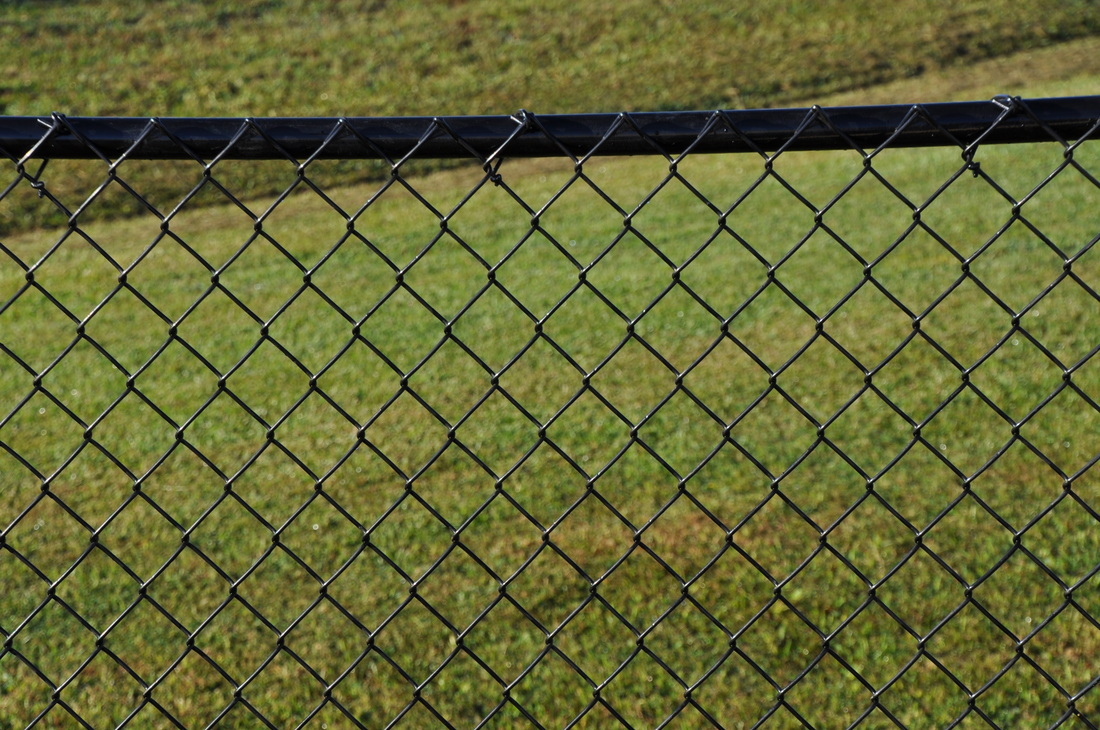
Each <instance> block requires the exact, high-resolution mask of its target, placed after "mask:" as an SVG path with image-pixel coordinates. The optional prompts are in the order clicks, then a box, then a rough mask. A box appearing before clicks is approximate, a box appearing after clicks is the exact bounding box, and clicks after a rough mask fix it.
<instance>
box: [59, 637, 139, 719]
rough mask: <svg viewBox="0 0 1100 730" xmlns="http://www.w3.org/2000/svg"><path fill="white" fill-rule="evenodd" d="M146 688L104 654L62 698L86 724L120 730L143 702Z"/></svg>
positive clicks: (101, 654)
mask: <svg viewBox="0 0 1100 730" xmlns="http://www.w3.org/2000/svg"><path fill="white" fill-rule="evenodd" d="M143 689H144V688H143V687H142V686H141V685H140V684H139V683H138V682H137V681H136V680H135V679H134V678H133V677H132V676H130V675H129V673H127V672H126V670H125V669H123V668H122V666H121V665H120V664H119V663H118V662H116V661H115V660H113V659H111V658H110V657H108V656H107V655H106V654H104V653H100V654H97V655H96V657H95V658H94V659H92V661H91V662H90V663H89V664H87V665H85V666H84V667H83V668H82V669H81V671H80V674H79V675H78V676H77V677H76V678H75V679H74V680H73V683H72V684H70V685H69V686H68V687H66V688H65V691H64V693H63V694H62V697H63V698H64V700H65V702H66V704H68V705H69V707H70V708H72V710H73V712H74V713H75V714H76V715H77V716H78V717H80V718H81V719H83V720H84V721H85V722H87V723H93V722H95V723H99V724H102V725H103V726H106V727H111V726H115V727H117V726H118V725H119V724H120V723H121V722H122V721H123V720H124V719H126V716H127V715H129V714H130V713H131V712H132V711H133V710H134V709H135V708H136V707H137V706H138V704H139V703H140V702H141V692H142V690H143Z"/></svg>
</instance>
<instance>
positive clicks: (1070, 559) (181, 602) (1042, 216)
mask: <svg viewBox="0 0 1100 730" xmlns="http://www.w3.org/2000/svg"><path fill="white" fill-rule="evenodd" d="M1095 144H1096V143H1095V142H1088V143H1085V144H1084V145H1082V146H1080V147H1078V148H1076V149H1075V150H1074V152H1073V155H1072V161H1073V164H1072V165H1067V163H1066V157H1065V155H1064V150H1063V148H1062V147H1061V146H1059V145H1057V144H1054V143H1047V144H1035V145H1020V146H1013V147H997V148H988V149H985V148H983V149H981V150H979V152H978V154H977V156H976V158H975V160H976V161H978V162H980V169H975V168H971V167H969V166H967V164H966V163H965V162H964V160H963V159H962V157H961V155H960V151H959V150H958V149H930V150H916V151H912V150H885V151H883V152H881V153H880V154H878V155H876V156H875V157H874V158H873V160H872V164H871V165H870V167H867V166H866V165H865V160H864V158H863V157H862V156H861V155H860V154H859V153H857V152H855V151H849V152H836V153H796V154H783V155H780V156H779V157H777V158H776V159H775V160H774V161H773V164H772V165H771V171H770V172H769V171H768V170H767V168H766V167H765V164H764V161H763V160H762V159H761V158H760V157H757V156H752V155H736V156H733V155H731V156H710V157H704V156H689V157H687V158H685V159H684V160H682V161H678V162H677V163H676V164H675V165H674V167H673V169H674V171H675V172H674V173H670V164H669V161H668V160H666V159H663V158H661V157H658V156H653V157H646V158H633V159H604V158H593V159H592V160H590V161H588V162H586V163H585V164H584V166H583V169H582V173H583V174H581V175H577V174H576V173H575V172H574V166H573V162H572V161H570V160H567V159H558V160H539V161H505V162H504V163H503V164H502V166H501V167H500V170H499V173H500V178H499V179H498V180H490V179H487V177H486V176H485V174H484V173H483V171H482V170H481V169H480V168H479V167H478V166H476V165H471V166H469V167H464V168H461V169H455V170H448V171H443V172H439V171H433V172H431V173H430V174H424V175H420V174H418V172H417V169H416V166H417V164H418V163H417V162H416V161H413V162H412V163H410V165H409V167H408V169H406V170H403V171H402V174H401V175H400V176H399V177H398V178H393V179H390V180H388V181H387V182H383V183H370V184H362V185H359V186H352V187H328V186H326V185H324V182H325V179H326V169H325V167H324V164H325V163H318V166H317V167H315V168H311V169H309V170H307V178H308V179H310V180H311V181H316V183H317V184H318V186H319V189H320V190H322V191H323V193H324V196H326V197H327V199H325V197H322V195H320V194H318V192H317V190H315V189H313V188H312V187H311V186H309V185H307V184H304V183H303V184H298V185H297V186H296V187H294V188H293V190H291V191H290V192H289V194H287V195H286V197H285V199H281V200H280V201H279V202H278V204H277V205H274V207H272V204H273V202H274V200H275V199H274V198H269V199H259V200H255V199H250V200H246V201H243V202H242V201H236V202H231V201H229V200H226V201H225V202H224V203H222V204H219V201H218V200H217V198H218V197H219V196H221V195H222V193H221V192H219V191H218V189H217V188H216V186H215V185H214V184H212V183H207V184H206V185H205V186H204V187H203V188H202V189H201V190H200V191H199V192H198V193H197V197H199V198H205V199H206V200H202V201H196V204H194V205H192V204H187V205H184V206H183V207H182V209H181V210H180V211H179V212H178V213H176V214H173V215H172V216H170V217H169V218H168V219H167V221H166V222H165V221H164V219H162V217H161V216H157V215H154V214H152V213H150V212H146V213H144V214H142V215H139V216H137V217H134V218H131V219H127V220H122V221H114V222H104V221H98V220H93V222H91V223H89V224H87V225H78V226H77V228H75V229H73V230H68V229H67V228H66V227H65V226H64V225H55V226H52V227H47V228H41V229H36V230H33V231H28V232H25V233H18V234H15V235H11V236H7V237H5V238H4V239H3V240H2V241H0V243H2V244H3V247H4V253H5V255H4V256H3V257H2V264H0V301H2V302H3V305H0V344H2V346H3V348H4V351H5V354H6V356H5V357H3V358H0V444H2V445H3V447H4V452H3V454H0V461H2V462H3V463H2V465H0V529H2V532H0V535H2V543H0V545H2V549H0V572H2V574H3V575H4V576H5V586H6V589H5V591H4V592H3V594H2V596H0V630H2V631H3V633H4V636H5V644H4V649H3V650H2V652H0V716H2V717H4V718H7V720H0V726H5V727H23V726H26V725H28V724H29V723H30V722H31V721H32V720H34V719H35V718H36V717H38V716H39V715H40V714H41V713H45V718H44V720H43V725H42V726H44V727H71V726H77V725H79V723H78V722H77V721H76V720H75V719H74V717H75V716H79V717H81V718H83V720H84V721H85V722H86V723H87V724H88V725H90V726H92V727H108V726H115V725H117V724H120V723H122V722H123V721H125V720H127V718H131V715H132V714H133V713H136V716H133V717H132V719H131V720H130V722H131V726H133V727H169V726H171V722H170V721H169V720H168V719H166V718H167V717H172V718H175V719H177V720H178V722H179V723H181V724H182V725H183V726H185V727H205V726H207V725H209V724H211V723H213V722H214V721H215V720H218V722H219V724H218V726H219V727H254V726H257V724H258V723H259V720H257V716H263V717H266V718H268V720H269V721H270V722H271V723H272V724H273V725H274V726H276V727H295V726H298V725H299V724H305V726H307V727H311V728H319V727H325V726H327V727H347V726H351V725H352V722H351V718H354V719H355V720H356V721H358V722H360V723H362V724H363V725H366V726H368V727H381V726H385V725H387V724H388V723H390V722H391V721H393V720H395V719H397V718H400V723H401V726H403V727H423V726H430V725H432V724H433V723H436V722H438V721H439V720H440V719H443V720H446V721H448V722H450V723H451V724H453V725H456V726H474V725H477V724H478V723H479V722H481V721H482V720H484V719H486V718H490V720H489V723H488V724H490V725H492V726H496V727H513V726H527V725H533V724H534V723H538V724H541V725H542V726H545V727H558V726H564V725H566V724H568V723H569V722H571V721H572V720H574V719H575V718H578V717H582V716H583V718H584V719H583V720H582V724H586V725H590V726H605V725H611V724H613V723H614V722H615V718H616V717H617V718H619V719H621V720H623V721H625V722H627V723H630V724H632V725H634V726H639V727H641V726H645V727H649V726H655V725H658V724H660V723H661V722H662V721H664V720H665V719H666V718H669V717H670V716H672V715H676V719H677V722H678V723H679V725H680V726H685V727H686V726H703V725H705V724H707V722H708V721H713V722H716V723H718V724H720V725H722V726H725V727H751V726H754V725H756V724H760V725H761V726H764V727H793V726H798V724H799V722H805V723H807V724H810V725H812V726H814V727H839V726H847V725H849V724H852V723H855V722H856V721H857V720H858V719H859V718H860V717H861V716H863V715H866V716H867V717H866V719H865V720H864V721H863V724H862V725H860V727H894V726H896V725H895V722H896V723H902V724H904V725H907V726H937V727H938V726H944V725H947V724H949V723H950V722H951V721H953V720H954V719H956V718H958V717H960V716H962V715H964V714H966V713H968V712H969V713H971V715H972V716H973V717H972V719H971V720H970V722H973V723H977V724H981V721H982V720H981V718H984V719H987V720H988V721H991V722H993V723H995V724H996V725H999V726H1026V727H1039V726H1049V725H1053V724H1055V723H1056V722H1057V721H1058V720H1059V719H1060V718H1061V717H1062V716H1063V715H1064V714H1065V713H1067V711H1069V710H1068V709H1067V700H1070V699H1071V700H1072V702H1071V703H1070V705H1069V706H1070V707H1072V708H1073V709H1074V710H1075V711H1077V712H1079V713H1081V714H1082V715H1084V716H1086V717H1088V718H1089V719H1090V721H1091V722H1093V723H1096V722H1100V708H1098V707H1097V705H1098V704H1100V696H1098V695H1097V693H1096V691H1095V690H1093V689H1092V683H1093V682H1094V681H1096V679H1097V677H1098V676H1100V675H1098V674H1097V669H1096V666H1095V664H1094V663H1092V662H1091V661H1090V660H1089V659H1088V658H1089V657H1092V656H1095V655H1096V652H1097V651H1100V627H1098V626H1097V624H1096V623H1095V621H1094V619H1093V618H1092V614H1096V613H1100V585H1098V581H1100V579H1098V578H1096V577H1095V575H1094V573H1095V571H1097V569H1098V566H1100V530H1098V529H1097V519H1098V515H1097V512H1096V510H1097V509H1100V481H1098V472H1097V469H1096V468H1090V467H1093V466H1094V463H1095V461H1096V459H1097V455H1098V453H1100V411H1098V409H1097V405H1096V404H1097V402H1098V401H1100V362H1098V358H1097V357H1096V356H1095V353H1096V350H1097V347H1098V343H1100V300H1098V298H1097V294H1096V292H1097V290H1098V288H1100V259H1098V256H1100V254H1098V253H1097V251H1096V248H1095V246H1094V245H1093V244H1094V240H1095V238H1096V236H1097V229H1096V223H1095V219H1094V215H1093V213H1094V211H1095V210H1096V209H1097V202H1098V200H1100V188H1098V187H1097V186H1096V184H1095V178H1094V177H1090V176H1095V175H1097V174H1100V159H1098V155H1100V152H1098V150H1100V148H1098V147H1096V146H1095ZM64 164H66V165H77V164H82V163H64ZM127 165H128V163H123V164H122V165H121V166H120V167H119V169H118V174H119V177H120V178H121V179H122V180H126V179H127V174H128V169H127ZM59 167H61V165H59ZM279 167H280V163H228V162H227V163H224V164H223V165H219V166H216V167H215V169H214V171H213V180H216V181H218V182H219V183H220V184H222V185H224V186H225V188H227V189H228V190H229V191H230V192H232V191H233V190H234V189H235V183H236V181H237V180H241V179H245V178H247V177H248V176H249V175H251V174H253V173H254V171H255V170H257V169H260V168H263V169H264V171H265V173H264V174H273V171H274V172H276V173H277V172H278V170H277V169H276V168H279ZM281 168H282V172H283V173H284V174H285V181H286V185H288V186H289V185H291V184H292V183H293V182H294V180H295V169H294V167H293V166H292V165H289V164H286V163H281ZM1059 169H1060V170H1061V171H1060V172H1058V174H1057V175H1055V176H1054V177H1053V178H1050V179H1048V176H1050V175H1051V173H1053V172H1055V171H1057V170H1059ZM177 173H178V175H177V177H175V178H174V179H175V180H176V183H175V184H176V185H177V190H176V196H175V197H172V196H166V197H165V198H164V199H163V200H155V201H154V204H155V205H157V206H158V207H159V209H160V211H161V213H162V214H165V215H166V214H167V212H168V211H169V210H171V209H172V208H173V207H174V206H175V205H176V204H177V203H178V202H179V200H181V199H182V198H183V196H184V195H185V194H186V193H187V192H188V191H189V190H190V189H191V188H192V187H193V186H195V185H197V184H198V183H199V182H200V181H201V180H202V173H201V168H199V167H198V166H197V165H194V164H183V163H180V164H179V165H178V167H177V168H174V172H173V174H177ZM45 181H46V186H47V189H49V187H50V176H49V175H46V176H45ZM23 188H27V186H25V185H24V186H22V187H21V188H20V189H19V190H18V191H16V192H14V193H12V194H11V195H12V196H18V197H19V199H20V205H23V204H24V203H26V202H27V201H26V200H24V198H26V197H27V196H30V195H33V194H34V193H33V191H32V190H30V189H29V188H27V189H23ZM88 193H90V191H85V192H84V195H87V194H88ZM126 195H128V193H126V192H125V191H124V190H123V189H122V188H121V187H120V186H118V185H117V184H112V185H110V186H108V188H107V189H106V190H105V191H104V192H103V193H102V197H103V200H102V201H98V200H97V201H93V202H92V203H91V204H90V207H92V208H94V207H95V206H97V205H100V204H103V205H114V204H115V203H117V201H115V202H112V201H111V198H112V197H123V196H126ZM520 201H522V202H520ZM65 202H66V204H70V205H72V206H73V207H74V208H75V207H77V206H78V205H79V202H80V201H79V200H75V201H69V200H66V201H65ZM198 202H202V203H203V205H201V206H200V205H198V204H197V203H198ZM4 203H5V201H0V205H3V204H4ZM1017 203H1022V204H1021V205H1019V207H1018V210H1016V211H1015V212H1014V206H1015V205H1016V204H1017ZM38 204H39V205H42V206H48V205H49V202H48V201H47V200H42V201H41V202H40V203H38ZM93 218H94V216H93ZM349 218H350V219H351V223H350V225H349ZM624 219H626V221H627V222H626V223H625V224H624ZM433 716H434V718H433ZM219 718H220V719H219ZM4 722H7V723H8V724H7V725H3V723H4Z"/></svg>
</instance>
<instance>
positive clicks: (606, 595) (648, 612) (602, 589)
mask: <svg viewBox="0 0 1100 730" xmlns="http://www.w3.org/2000/svg"><path fill="white" fill-rule="evenodd" d="M639 586H644V587H645V590H644V591H643V590H639ZM597 590H598V592H599V595H600V597H601V598H603V599H604V600H605V601H606V602H607V604H608V605H609V606H610V607H611V609H612V610H613V611H615V612H616V613H618V614H619V615H620V616H622V617H623V618H624V619H626V620H627V622H629V624H630V626H631V627H633V628H634V629H635V630H636V631H639V632H640V631H641V630H643V629H645V628H647V627H649V626H652V625H653V624H654V623H655V622H657V621H659V620H660V618H661V616H662V614H663V613H664V612H665V611H668V610H669V609H670V608H671V607H672V606H673V605H675V602H676V599H677V597H678V594H679V593H680V592H681V587H680V585H679V581H677V580H676V579H675V578H674V577H673V576H672V575H670V574H669V573H668V571H667V569H666V568H665V567H664V566H663V565H661V563H660V562H659V560H658V559H656V558H653V557H651V556H650V555H649V554H648V553H646V552H645V551H644V550H635V551H633V552H631V553H630V554H629V555H627V556H626V557H625V558H624V559H623V560H622V562H620V563H619V564H617V565H616V566H615V569H614V570H612V571H610V572H609V573H608V574H607V575H606V576H604V577H603V579H602V580H601V581H600V582H599V584H598V585H597Z"/></svg>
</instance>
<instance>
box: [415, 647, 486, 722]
mask: <svg viewBox="0 0 1100 730" xmlns="http://www.w3.org/2000/svg"><path fill="white" fill-rule="evenodd" d="M499 696H500V684H499V683H497V682H496V681H495V680H494V679H493V678H492V676H491V675H490V674H488V673H487V672H486V671H485V669H484V668H482V667H481V665H479V664H478V663H477V662H476V661H474V660H473V659H471V658H470V657H469V656H468V655H467V654H458V655H457V656H455V657H454V659H452V660H451V661H450V662H448V663H447V666H446V667H445V668H444V669H443V670H442V671H441V672H440V673H439V674H437V675H436V676H435V677H433V678H432V681H431V682H430V683H429V684H428V686H427V687H425V688H424V693H423V697H424V700H425V702H426V703H428V704H429V705H431V707H432V708H433V709H434V710H435V711H436V712H438V713H439V714H440V715H441V716H442V717H443V718H444V720H445V721H446V722H448V723H450V724H451V725H452V726H454V727H459V726H464V725H476V724H477V723H478V722H480V721H481V720H483V719H484V718H485V717H486V716H487V715H488V714H489V711H490V710H491V709H492V708H493V707H494V706H495V705H496V702H497V701H498V700H497V698H498V697H499Z"/></svg>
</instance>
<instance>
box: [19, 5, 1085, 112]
mask: <svg viewBox="0 0 1100 730" xmlns="http://www.w3.org/2000/svg"><path fill="white" fill-rule="evenodd" d="M575 10H576V6H575V4H574V3H571V2H564V1H561V0H554V1H552V2H545V1H539V2H533V1H529V0H523V1H521V2H515V3H508V4H507V5H502V4H501V3H498V2H493V1H491V0H465V1H459V2H448V3H435V2H408V3H396V2H394V3H385V2H378V3H373V4H372V9H370V10H363V9H362V6H360V5H359V4H352V3H340V2H327V3H316V2H297V1H294V0H290V1H286V2H251V3H242V4H237V5H235V6H234V8H233V9H227V8H225V7H224V5H223V4H221V3H189V2H169V3H126V4H124V5H120V4H118V3H112V2H105V1H102V0H99V1H93V2H84V3H79V4H76V5H74V6H69V7H66V8H65V9H64V12H61V11H60V10H59V8H58V7H57V6H56V5H54V4H52V3H40V2H21V3H5V4H3V5H0V18H2V20H3V22H2V23H0V45H3V46H6V47H8V48H10V49H18V50H19V52H18V53H10V54H5V55H6V60H5V61H2V62H0V74H2V75H3V78H4V79H5V82H4V83H5V89H4V92H5V93H4V95H3V97H2V100H0V104H3V106H2V107H0V111H3V112H4V113H7V114H45V113H48V112H50V111H52V110H58V111H62V112H65V113H68V114H74V115H75V114H82V115H95V114H116V115H119V114H121V115H138V116H145V115H161V116H192V115H198V116H273V115H274V116H293V115H320V116H325V115H332V116H338V115H395V114H431V115H435V114H471V113H497V114H501V113H509V112H511V111H513V110H515V109H516V108H519V107H526V108H530V109H532V110H534V111H538V112H543V113H547V112H562V111H601V110H602V111H620V110H630V109H650V110H652V109H660V108H685V107H706V108H713V107H760V106H767V105H774V104H777V103H786V102H790V101H792V100H796V99H804V98H806V97H807V96H811V95H813V96H822V95H825V94H829V93H833V92H837V91H842V90H845V89H853V88H860V87H865V86H869V85H871V84H875V83H882V82H885V81H892V80H895V79H899V78H904V77H910V76H914V75H917V74H921V73H927V72H930V71H934V70H937V69H941V68H954V69H957V70H958V71H959V72H963V71H964V70H965V69H966V68H968V67H969V66H970V65H971V64H972V63H974V62H975V61H977V60H980V59H983V58H987V57H993V56H1001V55H1005V54H1008V53H1011V52H1014V51H1019V50H1024V49H1030V48H1036V47H1042V46H1046V45H1049V44H1051V43H1055V42H1059V41H1064V40H1067V39H1071V38H1075V37H1081V36H1086V35H1091V34H1093V33H1096V32H1098V31H1100V15H1098V14H1097V13H1096V12H1095V10H1094V9H1093V6H1092V4H1091V3H1089V2H1085V1H1083V0H1078V1H1076V2H1052V1H1045V2H1042V1H1036V0H1027V1H1023V0H1022V1H1021V2H1013V3H999V2H961V3H951V4H940V3H936V4H931V5H929V4H928V3H922V2H919V1H918V0H903V1H902V2H898V3H895V4H894V5H893V6H892V10H891V12H890V13H881V12H878V9H877V5H876V4H875V3H871V2H841V1H840V0H829V1H828V2H820V3H812V4H807V3H802V2H781V3H769V4H768V5H766V6H763V5H760V6H757V5H751V4H750V5H744V6H742V7H740V8H726V7H722V8H721V9H717V6H715V5H714V4H713V3H709V2H703V1H701V0H692V1H691V2H677V3H671V2H669V3H654V2H648V1H644V0H628V1H625V2H617V3H613V4H609V5H607V6H606V7H605V8H603V11H602V12H592V13H580V14H578V13H576V12H575ZM872 17H873V18H874V20H873V22H868V19H869V18H872Z"/></svg>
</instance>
